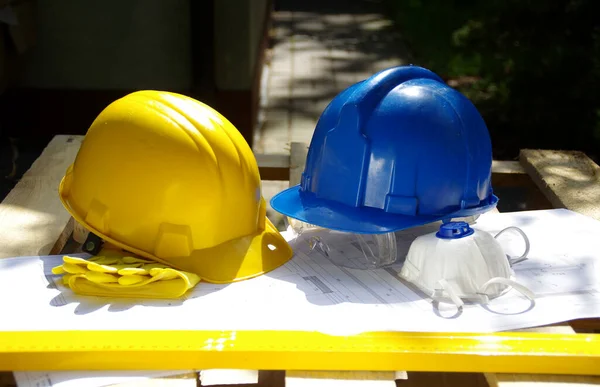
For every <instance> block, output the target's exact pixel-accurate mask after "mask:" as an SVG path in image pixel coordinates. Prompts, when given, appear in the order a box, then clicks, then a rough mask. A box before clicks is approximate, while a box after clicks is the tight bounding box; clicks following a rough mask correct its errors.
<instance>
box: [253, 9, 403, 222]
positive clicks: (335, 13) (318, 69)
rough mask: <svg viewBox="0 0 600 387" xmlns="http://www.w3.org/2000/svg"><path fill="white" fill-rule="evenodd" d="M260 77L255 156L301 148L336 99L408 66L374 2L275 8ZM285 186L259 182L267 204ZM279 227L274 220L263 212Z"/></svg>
mask: <svg viewBox="0 0 600 387" xmlns="http://www.w3.org/2000/svg"><path fill="white" fill-rule="evenodd" d="M275 7H276V9H275V12H274V14H273V23H272V31H271V36H272V40H273V44H272V47H271V49H270V52H269V53H268V56H267V58H268V60H267V61H266V65H265V68H264V72H263V88H262V96H261V113H260V116H261V122H260V125H259V128H258V129H257V130H256V135H255V139H254V151H255V153H269V154H270V153H286V154H287V153H289V147H290V145H289V144H290V142H293V141H294V142H295V141H300V142H305V143H307V144H308V143H309V142H310V139H311V137H312V133H313V131H314V128H315V125H316V123H317V120H318V119H319V116H320V114H321V112H322V111H323V110H324V109H325V107H326V106H327V104H328V103H329V102H330V101H331V99H332V98H333V97H335V96H336V95H337V94H338V93H339V92H341V91H342V90H344V89H345V88H347V87H348V86H350V85H352V84H354V83H356V82H358V81H361V80H363V79H365V78H368V77H369V76H370V75H372V74H374V73H376V72H378V71H380V70H383V69H385V68H389V67H393V66H398V65H401V64H407V63H409V62H410V58H409V55H408V51H407V49H406V47H405V46H404V45H403V44H402V39H401V36H400V34H399V32H398V31H397V29H396V28H395V26H393V25H392V22H391V21H390V20H389V19H388V18H386V16H385V15H384V13H383V10H382V4H381V2H379V1H376V0H326V1H324V0H319V1H316V0H279V1H276V5H275ZM287 186H288V182H287V181H285V182H281V181H279V182H274V181H269V182H264V184H263V194H264V196H265V199H266V200H267V201H269V200H270V198H271V197H272V196H273V195H274V194H276V193H277V192H279V191H281V190H283V189H285V188H286V187H287ZM268 216H269V217H270V218H271V220H273V221H274V222H276V223H278V224H279V225H280V226H281V221H282V217H281V216H280V215H279V214H277V213H275V212H274V211H272V210H271V208H270V207H269V212H268Z"/></svg>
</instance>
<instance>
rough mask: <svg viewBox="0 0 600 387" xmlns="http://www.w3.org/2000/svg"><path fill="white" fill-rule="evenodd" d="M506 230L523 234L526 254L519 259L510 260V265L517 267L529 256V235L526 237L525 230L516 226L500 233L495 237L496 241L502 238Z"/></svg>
mask: <svg viewBox="0 0 600 387" xmlns="http://www.w3.org/2000/svg"><path fill="white" fill-rule="evenodd" d="M506 230H515V231H516V232H518V233H519V234H521V236H522V237H523V240H524V241H525V252H524V253H523V254H522V255H521V256H520V257H518V258H510V257H509V258H508V263H509V264H510V265H511V266H512V265H515V264H517V263H519V262H523V261H525V260H526V259H527V254H529V248H530V245H529V238H527V235H525V233H524V232H523V230H521V229H520V228H518V227H515V226H511V227H507V228H505V229H504V230H502V231H500V232H499V233H498V234H496V236H494V239H496V238H498V237H499V236H500V234H502V233H503V232H504V231H506Z"/></svg>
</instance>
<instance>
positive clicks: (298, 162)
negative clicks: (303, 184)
mask: <svg viewBox="0 0 600 387" xmlns="http://www.w3.org/2000/svg"><path fill="white" fill-rule="evenodd" d="M307 154H308V145H307V144H305V143H301V142H293V143H291V147H290V187H291V186H293V185H296V184H300V179H301V177H302V172H304V165H305V164H306V156H307Z"/></svg>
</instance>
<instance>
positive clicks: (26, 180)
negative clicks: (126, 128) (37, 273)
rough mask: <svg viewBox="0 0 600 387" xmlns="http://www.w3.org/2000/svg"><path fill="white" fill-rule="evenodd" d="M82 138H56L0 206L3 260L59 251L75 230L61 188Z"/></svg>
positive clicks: (0, 256)
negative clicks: (61, 195)
mask: <svg viewBox="0 0 600 387" xmlns="http://www.w3.org/2000/svg"><path fill="white" fill-rule="evenodd" d="M82 139H83V137H82V136H56V137H54V138H53V139H52V141H50V143H49V144H48V146H47V147H46V149H44V151H43V152H42V154H41V155H40V157H39V158H38V159H37V160H36V161H35V162H34V163H33V164H32V166H31V168H30V169H29V170H28V171H27V172H25V174H24V175H23V177H22V178H21V180H20V181H19V182H18V183H17V185H16V186H15V188H13V190H12V191H11V192H10V193H9V194H8V196H6V198H5V199H4V200H3V201H2V203H0V230H1V232H0V258H6V257H19V256H27V255H47V254H52V253H56V252H58V251H60V249H61V248H62V245H64V243H66V241H67V239H68V237H69V234H70V233H71V231H72V229H73V222H71V221H70V219H71V217H70V215H69V213H68V212H67V211H66V210H65V209H64V207H63V206H62V204H61V202H60V199H59V197H58V185H59V183H60V180H61V179H62V177H63V176H64V174H65V171H66V170H67V167H68V166H69V165H70V164H71V163H72V162H73V160H74V159H75V156H76V155H77V151H78V150H79V146H80V145H81V141H82Z"/></svg>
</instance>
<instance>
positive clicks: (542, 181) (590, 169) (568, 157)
mask: <svg viewBox="0 0 600 387" xmlns="http://www.w3.org/2000/svg"><path fill="white" fill-rule="evenodd" d="M520 162H521V164H522V165H523V167H524V168H525V170H526V171H527V173H528V174H529V176H530V177H531V179H532V180H533V181H534V182H535V184H536V185H537V186H538V187H539V189H540V190H541V191H542V193H543V194H544V195H545V196H546V197H547V198H548V200H550V202H551V203H552V204H553V205H554V206H555V207H559V208H568V209H570V210H572V211H576V212H579V213H581V214H584V215H587V216H590V217H592V218H595V219H598V220H600V167H599V166H598V165H597V164H596V163H594V162H593V161H592V160H591V159H590V158H589V157H587V156H586V155H585V154H584V153H582V152H577V151H555V150H539V149H523V150H521V153H520Z"/></svg>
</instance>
